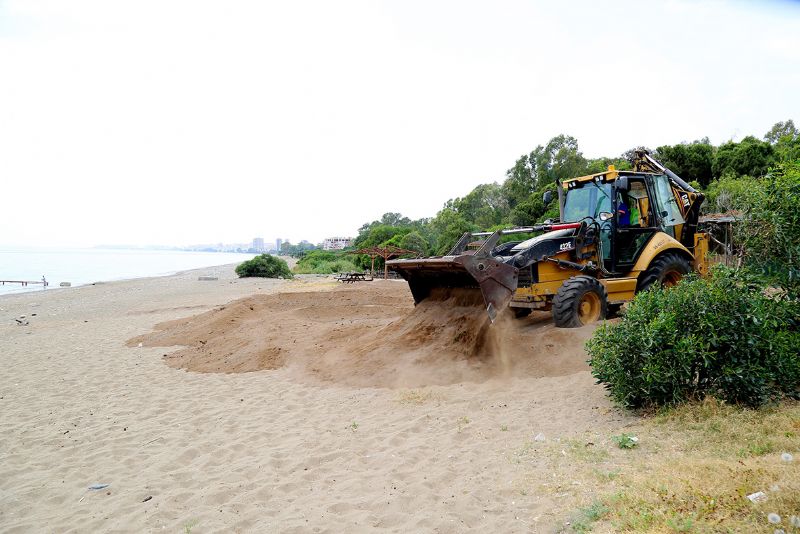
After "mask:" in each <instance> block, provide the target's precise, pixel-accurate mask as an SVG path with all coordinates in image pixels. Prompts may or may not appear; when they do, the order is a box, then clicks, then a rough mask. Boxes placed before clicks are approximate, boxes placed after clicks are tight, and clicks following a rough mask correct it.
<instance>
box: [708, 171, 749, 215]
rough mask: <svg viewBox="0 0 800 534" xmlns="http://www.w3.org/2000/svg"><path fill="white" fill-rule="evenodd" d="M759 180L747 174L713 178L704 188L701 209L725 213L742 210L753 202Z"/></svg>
mask: <svg viewBox="0 0 800 534" xmlns="http://www.w3.org/2000/svg"><path fill="white" fill-rule="evenodd" d="M759 187H760V181H759V180H758V179H755V178H751V177H749V176H744V177H741V178H734V177H733V176H726V177H724V178H720V179H719V180H715V181H714V182H712V183H711V185H710V186H709V188H708V189H707V190H706V192H705V195H706V200H705V202H704V203H703V211H705V212H706V213H727V212H729V211H742V210H744V209H746V208H747V207H748V206H750V205H751V204H752V203H753V198H754V194H755V191H756V190H757V189H758V188H759Z"/></svg>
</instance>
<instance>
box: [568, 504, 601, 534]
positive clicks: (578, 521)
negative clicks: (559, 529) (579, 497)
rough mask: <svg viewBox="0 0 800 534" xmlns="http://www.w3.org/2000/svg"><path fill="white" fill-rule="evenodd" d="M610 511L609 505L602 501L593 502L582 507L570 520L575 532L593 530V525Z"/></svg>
mask: <svg viewBox="0 0 800 534" xmlns="http://www.w3.org/2000/svg"><path fill="white" fill-rule="evenodd" d="M608 512H609V509H608V507H607V506H606V505H605V504H603V503H602V502H600V501H595V502H593V503H592V504H591V505H590V506H588V507H586V508H581V509H580V510H578V512H577V513H576V514H575V516H574V517H573V518H572V521H571V522H570V523H571V525H572V530H573V531H574V532H581V533H583V532H591V531H592V525H593V524H594V523H595V522H596V521H598V520H599V519H602V518H603V517H605V516H606V515H607V514H608Z"/></svg>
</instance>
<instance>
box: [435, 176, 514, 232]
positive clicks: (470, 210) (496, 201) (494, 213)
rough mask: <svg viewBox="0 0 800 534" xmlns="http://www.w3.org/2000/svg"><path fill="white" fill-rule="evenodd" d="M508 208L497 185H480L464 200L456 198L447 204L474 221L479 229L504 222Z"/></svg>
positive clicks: (507, 203) (465, 217)
mask: <svg viewBox="0 0 800 534" xmlns="http://www.w3.org/2000/svg"><path fill="white" fill-rule="evenodd" d="M508 206H509V202H508V199H507V198H506V197H505V196H504V195H503V190H502V188H501V187H500V186H499V185H498V184H496V183H494V184H482V185H479V186H477V187H476V188H475V189H473V190H472V191H470V193H469V194H468V195H467V196H465V197H464V198H456V199H455V200H451V201H450V202H448V204H447V207H449V208H450V209H452V210H454V211H455V212H457V213H458V214H459V215H461V216H462V217H463V218H464V219H465V220H468V221H472V222H473V223H474V224H475V225H476V226H477V227H478V228H489V227H490V226H494V225H496V224H499V223H500V222H502V220H503V218H504V217H505V215H506V214H507V213H508Z"/></svg>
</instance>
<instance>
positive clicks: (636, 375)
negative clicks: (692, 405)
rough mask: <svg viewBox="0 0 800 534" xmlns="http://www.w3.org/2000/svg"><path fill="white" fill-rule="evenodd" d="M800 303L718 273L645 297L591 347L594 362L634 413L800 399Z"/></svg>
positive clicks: (738, 276)
mask: <svg viewBox="0 0 800 534" xmlns="http://www.w3.org/2000/svg"><path fill="white" fill-rule="evenodd" d="M799 325H800V303H798V301H796V300H790V299H788V298H786V297H785V296H782V295H780V294H778V295H775V294H772V295H771V294H770V292H769V291H767V292H765V291H764V289H763V287H762V286H760V285H758V284H755V283H753V282H752V280H748V279H745V275H744V274H743V273H741V272H739V273H737V272H736V271H733V270H730V269H726V268H724V267H718V268H716V269H714V270H713V273H712V277H711V278H709V279H700V278H696V277H693V276H692V277H688V278H686V279H684V280H683V281H681V283H679V284H678V285H677V286H674V287H671V288H668V289H663V288H658V287H657V288H654V289H652V290H650V291H645V292H643V293H640V294H638V295H637V296H636V298H635V299H634V300H633V302H631V303H630V304H629V309H628V310H627V312H626V313H625V316H624V317H623V318H622V319H621V320H620V322H618V323H616V324H610V323H606V324H604V325H603V326H601V327H600V328H599V329H598V330H597V331H596V332H595V334H594V336H593V337H592V338H591V339H590V340H589V341H588V342H587V344H586V347H587V350H588V352H589V356H590V358H591V359H590V360H589V364H590V365H591V366H592V374H593V375H594V377H595V378H596V379H597V381H598V383H602V384H604V385H605V387H606V388H607V389H608V390H609V392H610V394H611V396H612V398H613V399H615V400H616V401H618V402H619V403H621V404H622V405H624V406H627V407H631V408H639V407H649V406H655V405H674V404H677V403H680V402H683V401H686V400H690V399H698V398H702V397H705V396H707V395H711V396H715V397H717V398H719V399H721V400H724V401H727V402H732V403H740V404H745V405H750V406H758V405H762V404H764V403H766V402H769V401H770V400H775V399H778V398H780V397H782V396H789V397H798V396H800V354H798V347H800V332H799V331H798V326H799Z"/></svg>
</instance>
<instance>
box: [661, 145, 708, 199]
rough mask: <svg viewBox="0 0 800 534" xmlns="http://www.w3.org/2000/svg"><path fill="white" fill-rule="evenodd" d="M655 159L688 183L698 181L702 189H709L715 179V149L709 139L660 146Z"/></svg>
mask: <svg viewBox="0 0 800 534" xmlns="http://www.w3.org/2000/svg"><path fill="white" fill-rule="evenodd" d="M655 158H656V159H657V160H659V161H660V162H661V163H662V164H663V165H664V166H665V167H667V168H669V169H670V170H671V171H672V172H674V173H675V174H677V175H678V176H680V177H681V178H683V179H684V180H686V181H687V182H689V181H692V180H696V181H697V182H698V183H699V184H700V185H701V186H702V187H708V184H709V183H711V180H712V178H713V172H712V167H713V164H714V147H712V146H711V143H709V141H708V138H705V139H702V140H700V141H694V142H693V143H689V144H685V143H682V144H680V145H672V146H670V145H665V146H660V147H658V148H657V149H656V153H655Z"/></svg>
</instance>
